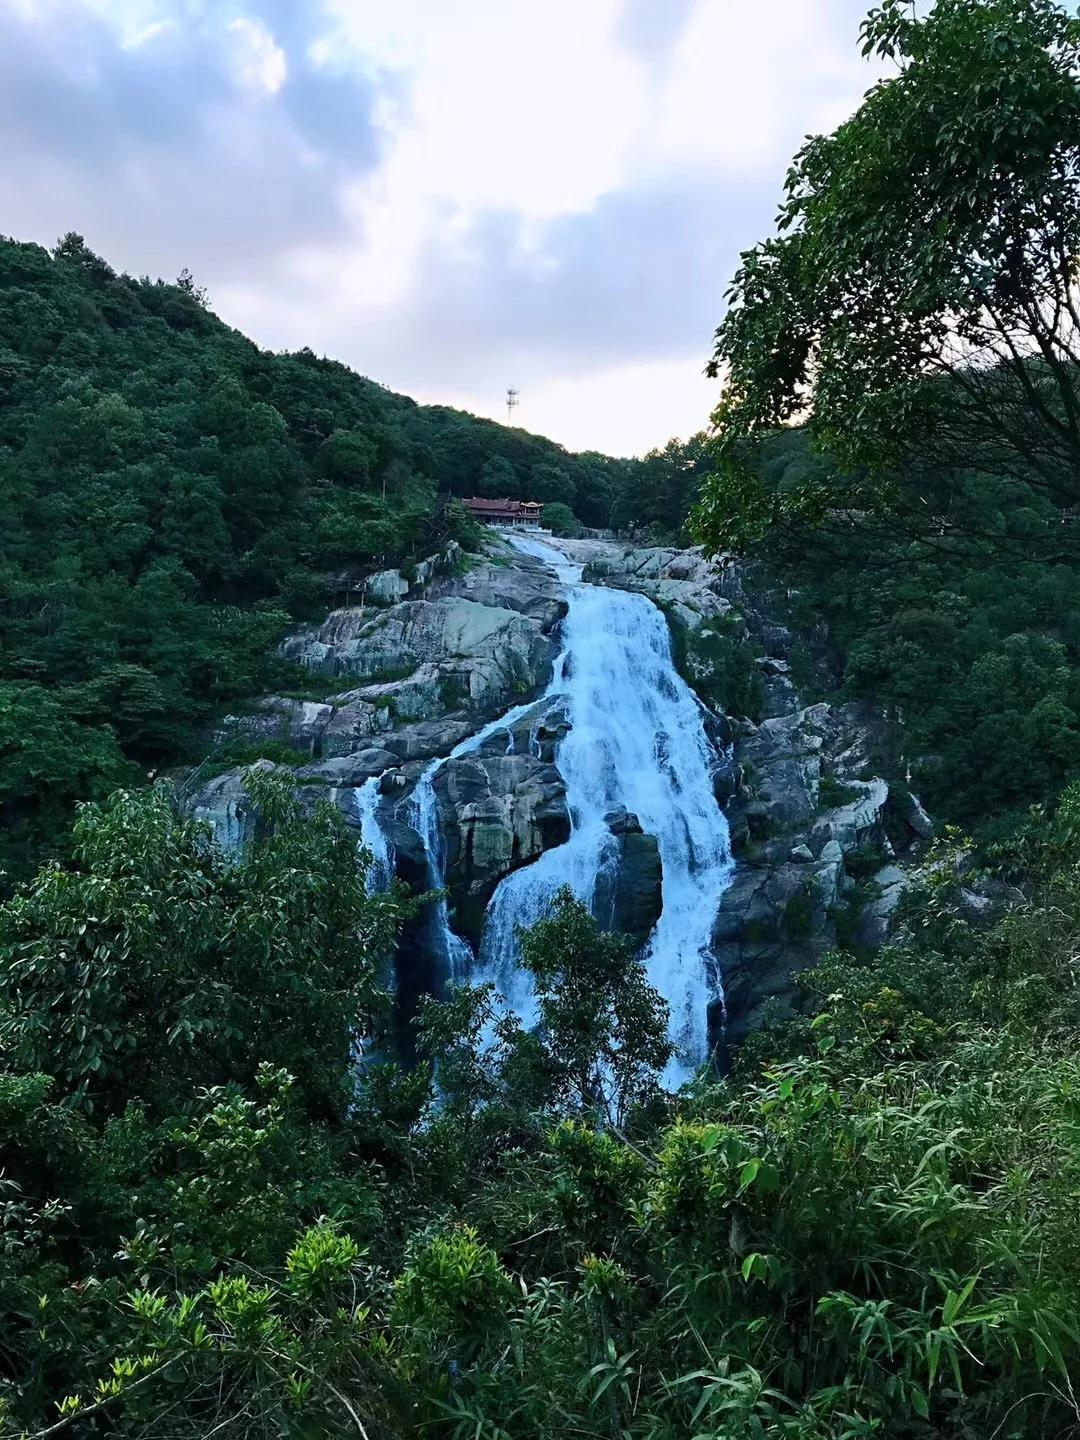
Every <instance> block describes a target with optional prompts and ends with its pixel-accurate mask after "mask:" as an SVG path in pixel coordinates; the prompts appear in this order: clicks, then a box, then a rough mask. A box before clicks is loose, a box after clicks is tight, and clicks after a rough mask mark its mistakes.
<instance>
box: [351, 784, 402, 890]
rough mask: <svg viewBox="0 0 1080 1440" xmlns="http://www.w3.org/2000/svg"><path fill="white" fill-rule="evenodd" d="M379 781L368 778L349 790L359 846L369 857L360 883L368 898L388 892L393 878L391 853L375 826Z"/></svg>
mask: <svg viewBox="0 0 1080 1440" xmlns="http://www.w3.org/2000/svg"><path fill="white" fill-rule="evenodd" d="M378 804H379V780H378V776H372V778H371V779H370V780H365V781H364V783H363V785H360V786H358V787H357V789H356V790H354V791H353V807H354V810H355V813H356V818H357V820H358V821H359V823H360V843H361V845H362V846H363V847H364V849H365V850H366V851H367V852H368V854H369V855H370V856H371V864H370V865H369V866H368V872H367V875H366V876H365V879H364V883H365V885H366V887H367V892H368V894H369V895H380V894H382V893H383V891H385V890H389V888H390V883H391V881H392V880H393V878H394V852H393V847H392V846H391V844H390V841H389V840H388V839H387V837H386V835H385V833H384V831H383V828H382V826H381V825H380V824H379V815H378V809H377V807H378Z"/></svg>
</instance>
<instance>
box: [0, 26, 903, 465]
mask: <svg viewBox="0 0 1080 1440" xmlns="http://www.w3.org/2000/svg"><path fill="white" fill-rule="evenodd" d="M867 6H868V0H235V3H234V0H0V227H2V229H3V230H4V231H5V232H6V233H8V234H11V235H13V236H15V237H16V238H18V239H23V240H35V241H38V242H40V243H42V244H45V245H52V244H53V243H54V242H55V240H56V238H57V237H58V236H59V235H61V234H63V233H64V232H65V231H68V230H77V231H78V232H79V233H81V234H82V235H84V236H85V237H86V240H87V243H88V244H89V245H90V246H91V248H92V249H94V250H96V251H97V252H98V253H99V254H100V255H103V256H104V257H105V258H106V259H107V260H108V261H109V262H110V263H111V264H112V265H113V266H114V267H115V268H117V269H122V270H127V271H129V272H131V273H133V274H137V275H143V274H149V275H152V276H158V275H160V276H164V277H166V278H172V277H174V276H176V275H177V274H178V273H179V272H180V270H181V269H182V268H184V267H185V266H186V267H188V268H189V269H190V270H191V271H192V272H193V274H194V276H195V278H196V280H197V281H198V282H199V283H200V284H201V285H203V286H205V287H206V289H207V290H208V292H209V294H210V300H211V304H212V306H213V308H214V309H215V310H216V311H217V313H218V314H219V315H221V316H222V318H223V319H225V320H226V321H227V322H228V323H229V324H232V325H235V326H236V327H238V328H239V329H241V330H243V331H244V332H245V333H246V334H248V335H250V336H251V337H252V338H253V339H254V340H256V341H257V342H258V343H259V344H261V345H263V346H266V347H269V348H271V349H297V348H299V347H301V346H304V345H307V346H310V347H311V348H312V349H313V350H315V351H317V352H318V353H320V354H326V355H330V356H332V357H334V358H336V359H340V360H343V361H345V362H346V363H347V364H349V365H351V366H353V368H354V369H356V370H358V371H360V373H362V374H364V375H368V376H370V377H371V378H373V379H375V380H379V381H381V382H382V383H383V384H385V385H388V386H389V387H390V388H391V389H394V390H399V391H403V392H404V393H406V394H409V395H412V396H414V397H415V398H416V399H418V400H421V401H429V402H439V403H444V404H451V405H459V406H461V407H463V408H465V409H468V410H472V411H473V412H475V413H477V414H482V415H491V416H493V417H495V418H497V419H501V418H504V417H505V414H506V411H505V407H504V398H505V392H506V389H507V387H508V386H513V387H515V388H516V389H517V390H518V391H519V392H520V403H519V406H518V408H517V410H516V411H515V413H514V423H516V424H519V425H523V426H525V427H526V428H528V429H530V430H535V431H539V432H541V433H543V434H547V435H550V436H552V437H553V438H554V439H556V440H558V441H560V442H561V443H562V444H564V445H566V446H567V447H569V448H570V449H596V450H602V451H606V452H607V453H610V454H617V455H628V454H641V453H643V452H644V451H646V450H648V449H650V448H651V447H653V446H655V445H661V444H663V443H664V442H665V441H666V440H667V439H668V438H670V437H671V436H674V435H678V436H683V437H685V436H687V435H690V434H692V433H693V432H694V431H695V430H700V429H702V428H703V427H705V426H706V425H707V423H708V416H709V412H710V410H711V409H712V407H713V405H714V404H715V401H716V384H715V382H710V381H707V380H706V379H705V378H704V376H703V368H704V364H705V361H706V360H707V358H708V355H709V351H710V345H711V337H712V333H713V331H714V329H715V327H716V325H717V324H718V322H719V321H720V319H721V317H722V315H723V309H724V294H725V291H726V288H727V285H728V282H729V281H730V278H731V275H732V273H733V271H734V269H735V266H736V264H737V262H738V256H739V252H740V251H741V250H743V249H746V248H748V247H749V246H751V245H753V244H754V243H755V242H756V241H758V240H760V239H763V238H764V237H765V236H766V235H767V234H768V233H770V231H771V228H772V222H773V219H774V216H775V213H776V208H777V203H778V201H779V198H780V194H781V188H782V184H783V178H784V173H785V170H786V167H787V164H788V162H789V160H790V159H791V157H792V155H793V154H794V152H795V150H796V149H797V148H798V146H799V144H800V143H801V141H802V139H803V137H804V136H805V135H806V134H808V133H813V132H816V131H820V130H824V129H831V128H832V127H833V126H835V125H836V124H837V123H839V121H841V120H842V119H844V117H845V116H846V115H848V114H850V113H851V111H852V110H853V109H854V108H855V106H856V105H857V104H858V101H859V98H860V97H861V95H862V94H863V92H864V91H865V90H866V89H867V88H868V86H869V85H870V84H871V83H872V82H873V79H874V78H875V77H874V74H873V73H872V72H871V71H870V70H869V69H868V67H867V63H866V62H865V61H864V60H862V58H861V57H860V55H859V46H858V43H857V37H858V26H859V22H860V20H861V18H862V15H863V14H864V12H865V10H866V8H867Z"/></svg>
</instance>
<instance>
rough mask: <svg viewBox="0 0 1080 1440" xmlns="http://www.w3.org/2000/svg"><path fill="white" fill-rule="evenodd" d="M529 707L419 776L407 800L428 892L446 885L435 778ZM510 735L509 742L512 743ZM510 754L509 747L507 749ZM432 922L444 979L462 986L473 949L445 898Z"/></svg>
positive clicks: (485, 730)
mask: <svg viewBox="0 0 1080 1440" xmlns="http://www.w3.org/2000/svg"><path fill="white" fill-rule="evenodd" d="M531 708H532V707H531V706H529V705H515V706H514V707H513V708H512V709H510V710H508V711H507V712H506V714H505V715H500V716H499V717H498V719H496V720H491V721H489V722H488V724H486V725H485V726H484V727H483V728H482V729H481V730H478V731H477V732H476V734H475V735H470V736H469V737H468V738H467V739H465V740H462V741H461V743H460V744H458V745H455V746H454V748H453V750H451V751H450V754H449V755H443V756H441V757H439V758H437V759H435V760H432V761H431V762H430V764H429V765H428V766H427V767H426V768H425V770H424V771H423V772H422V774H421V776H420V778H419V780H417V782H416V787H415V789H414V790H413V793H412V795H411V796H410V797H409V812H408V813H409V823H410V825H411V826H412V828H413V829H414V830H415V831H416V833H417V835H419V837H420V840H421V842H422V843H423V846H424V856H425V859H426V863H427V886H428V889H429V890H442V889H443V888H444V887H445V885H446V850H445V847H444V845H443V837H442V828H441V826H440V825H439V802H438V797H437V796H436V794H435V776H436V774H437V773H438V771H439V770H441V769H442V767H443V766H444V765H445V764H446V763H447V761H449V760H454V759H456V758H457V757H458V756H459V755H465V754H467V753H468V752H469V751H471V750H478V749H479V748H480V746H481V745H482V744H483V743H484V741H485V740H487V739H488V738H489V736H491V735H494V734H496V733H497V732H498V731H500V730H506V731H507V732H510V731H511V728H512V726H513V725H514V723H515V721H516V720H518V719H519V718H520V716H522V715H524V714H525V713H526V711H528V710H529V709H531ZM512 738H513V737H512V735H511V741H512ZM508 752H509V747H508ZM431 922H432V926H433V931H434V941H435V946H436V949H437V952H438V956H439V959H440V960H441V961H442V963H443V967H444V971H443V973H444V976H445V978H446V979H447V980H448V981H451V982H461V981H463V980H466V979H468V976H469V972H470V970H471V969H472V965H473V953H472V947H471V946H470V945H469V942H468V941H467V940H464V939H462V937H461V936H460V935H458V934H457V933H456V931H455V930H454V928H453V926H452V925H451V924H450V908H449V906H448V905H447V903H446V898H445V896H442V897H441V898H440V899H438V900H436V901H435V903H434V905H433V907H432V915H431Z"/></svg>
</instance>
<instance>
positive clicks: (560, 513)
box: [543, 501, 583, 538]
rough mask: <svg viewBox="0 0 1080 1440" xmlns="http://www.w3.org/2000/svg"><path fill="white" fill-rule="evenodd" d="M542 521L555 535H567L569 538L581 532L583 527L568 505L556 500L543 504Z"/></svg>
mask: <svg viewBox="0 0 1080 1440" xmlns="http://www.w3.org/2000/svg"><path fill="white" fill-rule="evenodd" d="M543 521H544V524H545V525H546V526H547V528H548V529H549V530H550V531H551V532H552V533H553V534H555V535H569V536H570V537H571V538H575V537H576V536H578V535H580V534H581V532H582V529H583V526H582V524H581V521H580V520H579V519H578V518H577V516H576V515H575V514H574V512H573V511H572V510H571V509H570V506H569V505H561V504H560V503H559V502H558V501H555V502H553V503H552V504H550V505H545V506H544V509H543Z"/></svg>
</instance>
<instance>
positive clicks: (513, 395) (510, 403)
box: [506, 390, 521, 425]
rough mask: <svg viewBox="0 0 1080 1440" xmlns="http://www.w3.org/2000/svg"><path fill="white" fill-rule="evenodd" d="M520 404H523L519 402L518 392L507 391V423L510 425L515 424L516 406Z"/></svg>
mask: <svg viewBox="0 0 1080 1440" xmlns="http://www.w3.org/2000/svg"><path fill="white" fill-rule="evenodd" d="M520 403H521V402H520V401H519V400H518V392H517V391H516V390H507V392H506V423H507V424H508V425H512V424H513V423H514V406H515V405H518V404H520Z"/></svg>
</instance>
